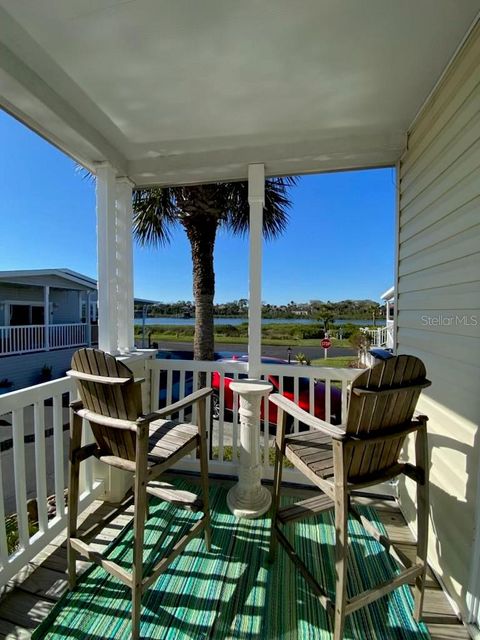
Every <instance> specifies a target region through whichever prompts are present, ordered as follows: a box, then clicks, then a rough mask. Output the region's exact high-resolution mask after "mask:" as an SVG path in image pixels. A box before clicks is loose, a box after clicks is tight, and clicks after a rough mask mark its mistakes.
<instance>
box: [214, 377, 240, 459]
mask: <svg viewBox="0 0 480 640" xmlns="http://www.w3.org/2000/svg"><path fill="white" fill-rule="evenodd" d="M219 374H220V377H219V385H220V388H219V390H218V404H219V414H218V441H219V443H220V442H222V456H223V437H224V433H225V373H224V372H223V371H219ZM234 434H235V428H234V427H233V425H232V460H236V459H237V450H238V444H237V440H236V438H235V435H234Z"/></svg>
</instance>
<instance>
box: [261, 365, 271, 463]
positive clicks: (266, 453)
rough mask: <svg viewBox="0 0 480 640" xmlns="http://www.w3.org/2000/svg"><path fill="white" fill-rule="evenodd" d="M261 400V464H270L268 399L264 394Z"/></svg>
mask: <svg viewBox="0 0 480 640" xmlns="http://www.w3.org/2000/svg"><path fill="white" fill-rule="evenodd" d="M261 379H262V380H265V379H266V376H263V375H262V376H261ZM262 402H263V466H264V467H269V466H270V456H269V447H270V437H269V436H270V434H269V428H270V420H269V417H270V402H269V400H268V396H264V397H263V398H262Z"/></svg>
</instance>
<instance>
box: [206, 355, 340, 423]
mask: <svg viewBox="0 0 480 640" xmlns="http://www.w3.org/2000/svg"><path fill="white" fill-rule="evenodd" d="M218 362H223V363H225V362H248V356H239V357H238V358H228V359H224V360H219V361H218ZM262 362H263V363H265V364H275V365H278V364H288V362H287V361H286V360H280V359H278V358H262ZM238 377H239V379H241V378H246V377H247V375H246V374H239V376H238ZM233 381H234V379H233V377H231V376H229V375H228V373H227V374H226V375H225V377H224V379H223V388H224V392H223V393H224V403H225V414H226V417H227V419H228V418H229V417H230V418H231V414H232V412H233V391H232V390H231V388H230V385H231V384H232V382H233ZM268 381H269V382H270V384H271V385H272V386H273V391H272V393H280V381H279V376H278V375H271V376H268ZM220 384H221V379H220V374H219V373H218V372H217V371H215V372H214V374H213V375H212V382H211V385H212V387H213V395H212V416H213V418H214V419H217V420H218V418H219V417H220ZM282 395H284V396H285V397H286V398H288V399H289V400H292V401H294V402H295V397H294V378H293V377H291V376H288V375H285V376H283V389H282ZM314 398H315V416H316V417H317V418H320V419H321V420H325V384H324V383H323V382H316V383H315V384H314ZM296 403H297V405H298V406H299V407H301V408H302V409H304V410H305V411H307V412H309V413H310V380H309V379H308V378H299V379H298V399H297V402H296ZM341 411H342V393H341V390H340V389H338V388H337V387H334V386H331V387H330V416H329V418H330V419H329V420H328V422H331V423H332V424H340V421H341ZM261 418H262V425H263V420H264V405H263V403H262V412H261ZM268 422H269V425H270V427H272V426H273V427H275V426H276V424H277V406H276V405H274V404H273V403H271V402H269V403H268ZM292 422H293V421H292V419H290V422H289V423H287V428H288V430H290V429H291V426H292ZM300 428H302V426H301V425H300ZM304 428H306V427H304Z"/></svg>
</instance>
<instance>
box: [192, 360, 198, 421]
mask: <svg viewBox="0 0 480 640" xmlns="http://www.w3.org/2000/svg"><path fill="white" fill-rule="evenodd" d="M197 389H198V371H194V372H193V391H196V390H197ZM196 422H197V403H195V404H194V405H193V407H192V424H196Z"/></svg>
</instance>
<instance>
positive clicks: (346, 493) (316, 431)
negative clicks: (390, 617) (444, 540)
mask: <svg viewBox="0 0 480 640" xmlns="http://www.w3.org/2000/svg"><path fill="white" fill-rule="evenodd" d="M425 376H426V372H425V367H424V365H423V362H422V361H421V360H419V359H418V358H416V357H414V356H409V355H400V356H396V357H393V358H391V359H389V360H385V361H383V362H381V363H379V364H377V365H375V366H373V367H372V368H371V369H367V370H365V371H364V372H362V373H360V374H359V375H358V376H357V377H356V378H355V379H354V380H353V382H352V385H351V389H350V398H349V404H348V412H347V418H346V421H345V422H344V424H343V426H334V425H331V424H329V423H327V422H324V421H323V420H319V419H318V418H315V417H314V416H311V415H310V414H308V413H306V412H305V411H303V410H302V409H300V408H299V407H298V406H297V405H295V404H294V403H293V402H292V401H291V400H288V399H287V398H285V397H283V396H281V395H279V394H273V395H271V396H270V398H269V399H270V402H273V403H275V404H276V405H277V406H278V409H279V411H278V425H277V436H276V443H275V449H276V456H275V476H274V497H273V507H272V534H271V542H270V558H271V560H273V559H274V557H275V551H276V545H277V541H279V542H280V543H281V544H282V546H283V547H284V548H285V550H286V552H287V553H288V555H289V557H290V558H291V559H292V560H293V562H294V563H295V564H296V566H297V568H298V569H299V570H300V571H301V573H302V575H303V577H304V578H305V579H306V580H307V582H308V584H309V585H310V587H311V588H312V589H313V591H314V592H315V594H316V595H317V596H318V599H319V602H320V603H321V604H322V605H323V606H324V607H325V608H326V609H327V610H328V611H329V612H330V613H331V614H332V616H333V622H334V640H342V639H343V633H344V625H345V616H346V615H348V614H349V613H352V612H353V611H356V610H357V609H359V608H361V607H363V606H365V605H367V604H370V603H371V602H374V601H375V600H376V599H378V598H380V597H381V596H383V595H385V594H387V593H389V592H390V591H392V590H393V589H396V588H397V587H399V586H400V585H402V584H405V583H406V582H408V581H410V580H415V612H414V613H415V617H416V618H417V619H419V618H420V616H421V612H422V606H423V592H424V585H425V573H426V568H427V535H428V471H429V469H428V448H427V420H428V418H427V416H424V415H417V416H415V417H414V411H415V406H416V404H417V400H418V398H419V396H420V393H421V391H422V389H424V388H425V387H428V386H429V385H430V384H431V383H430V381H429V380H427V379H426V377H425ZM287 414H288V415H290V416H292V417H293V418H297V419H298V420H299V421H300V422H303V423H305V424H307V425H308V426H309V427H310V428H311V430H309V431H307V432H301V433H298V434H294V435H287V434H286V416H287ZM410 433H415V438H416V441H415V452H416V460H415V464H410V463H406V462H402V461H401V460H400V459H399V456H400V452H401V450H402V447H403V445H404V443H405V439H406V437H407V435H408V434H410ZM284 456H285V457H287V458H288V460H290V462H291V463H292V464H293V465H294V466H295V467H296V468H297V469H299V470H300V471H301V472H302V473H303V474H304V475H305V476H306V477H307V478H309V479H310V480H311V481H312V482H313V483H314V484H316V485H317V486H318V488H319V489H320V490H321V493H320V495H319V496H315V497H314V498H309V499H307V500H303V501H301V502H299V503H296V504H294V505H290V506H287V507H280V492H281V482H282V464H283V458H284ZM400 474H405V475H407V476H409V477H410V478H412V479H413V480H414V481H415V482H416V483H417V536H418V542H417V554H416V560H415V562H414V563H413V564H410V563H409V561H408V560H407V559H406V558H405V555H404V554H402V552H401V551H399V550H395V545H394V544H392V542H391V541H390V540H389V539H388V538H387V537H386V536H385V535H383V534H382V533H381V532H379V531H378V530H377V529H376V528H375V527H374V525H373V524H372V523H371V522H370V521H368V520H367V519H366V518H365V517H364V516H363V515H362V514H360V513H359V512H358V510H357V509H356V508H355V507H354V505H353V504H352V501H351V493H352V491H354V490H358V489H363V488H365V487H369V486H372V485H375V484H378V483H380V482H384V481H387V480H390V479H392V478H394V477H395V476H398V475H400ZM327 509H333V510H334V512H335V530H336V546H335V570H336V585H335V587H336V589H335V599H334V600H333V599H331V598H330V597H329V596H328V594H327V592H326V590H325V589H324V587H323V586H322V585H320V584H319V582H318V581H317V580H316V578H315V577H314V576H313V575H312V573H311V572H310V570H309V569H308V568H307V566H306V565H305V564H304V563H303V561H302V560H301V559H300V558H299V556H298V555H297V553H296V552H295V549H294V548H293V546H292V545H291V543H290V542H289V540H288V539H287V537H286V536H285V534H284V532H283V530H282V529H283V527H284V526H285V525H287V524H289V523H291V522H294V521H296V520H300V519H302V518H305V517H311V516H313V515H315V514H316V513H319V512H322V511H325V510H327ZM349 513H350V514H352V515H353V516H354V517H355V518H356V519H357V520H358V521H359V522H360V523H361V524H362V525H363V527H364V528H365V529H366V531H367V532H368V533H370V534H371V535H372V536H373V537H374V538H376V539H377V540H378V542H380V544H382V545H383V546H384V547H385V548H386V549H387V550H388V551H390V552H393V553H394V554H396V556H395V557H396V559H397V560H398V559H400V561H401V563H402V564H403V565H404V568H403V570H402V571H401V572H400V573H399V574H398V575H395V576H394V577H392V578H391V579H390V580H389V581H387V582H384V583H383V584H379V585H377V586H376V587H374V588H373V589H370V590H368V591H364V592H363V593H360V594H357V595H356V596H354V597H352V598H350V599H347V591H346V587H347V565H348V534H347V518H348V514H349Z"/></svg>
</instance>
